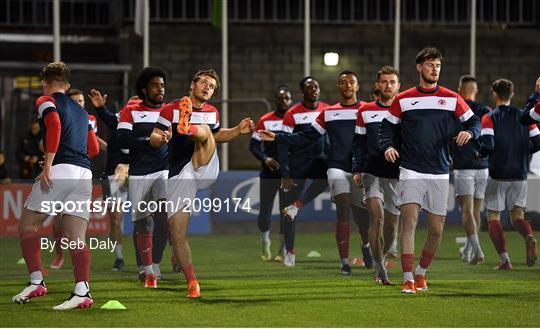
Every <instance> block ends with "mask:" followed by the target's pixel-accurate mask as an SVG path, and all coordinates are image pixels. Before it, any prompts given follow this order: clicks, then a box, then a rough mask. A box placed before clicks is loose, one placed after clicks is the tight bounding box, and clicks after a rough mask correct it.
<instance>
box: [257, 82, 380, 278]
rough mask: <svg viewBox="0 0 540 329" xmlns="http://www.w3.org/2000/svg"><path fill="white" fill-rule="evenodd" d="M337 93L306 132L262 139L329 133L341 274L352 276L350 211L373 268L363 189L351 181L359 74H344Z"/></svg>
mask: <svg viewBox="0 0 540 329" xmlns="http://www.w3.org/2000/svg"><path fill="white" fill-rule="evenodd" d="M337 87H338V90H339V92H340V96H341V101H340V102H339V103H337V104H335V105H332V106H329V107H327V108H325V109H323V110H322V111H321V113H320V114H319V115H318V116H317V118H316V119H315V122H313V123H312V124H311V127H310V128H309V129H308V130H306V131H300V132H297V133H294V134H289V135H284V134H283V135H276V134H274V133H272V132H269V131H265V130H263V131H260V132H259V133H260V134H261V138H262V139H263V140H269V141H273V140H275V141H276V142H278V143H283V144H289V145H302V144H305V143H307V142H309V141H310V140H312V139H316V138H320V136H321V135H325V134H328V137H329V140H330V146H329V151H328V158H327V161H326V164H327V166H328V171H327V174H328V185H329V186H330V193H331V196H332V201H333V202H334V203H335V204H336V208H337V222H336V243H337V246H338V250H339V257H340V258H341V274H342V275H351V266H350V263H349V235H350V229H349V221H350V217H351V210H352V213H353V219H354V221H355V222H356V224H357V225H358V227H359V229H360V234H361V238H362V243H363V244H362V253H363V254H364V259H365V265H366V267H372V266H373V256H372V255H371V248H370V246H369V233H368V232H369V220H367V218H365V219H363V218H362V217H367V216H364V211H362V209H361V208H360V207H361V206H362V205H363V204H362V192H361V189H360V188H359V187H358V186H356V185H355V184H354V183H353V180H352V142H353V138H354V129H355V126H356V114H357V112H358V108H359V107H360V106H362V105H363V104H365V102H362V101H358V100H357V98H356V93H357V92H358V90H359V85H358V79H357V77H356V74H355V73H354V72H351V71H343V72H341V73H340V74H339V76H338V84H337ZM366 260H367V261H366Z"/></svg>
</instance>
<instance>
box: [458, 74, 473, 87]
mask: <svg viewBox="0 0 540 329" xmlns="http://www.w3.org/2000/svg"><path fill="white" fill-rule="evenodd" d="M469 82H477V80H476V78H475V77H474V76H472V75H469V74H466V75H462V76H461V78H459V84H460V85H463V84H466V83H469Z"/></svg>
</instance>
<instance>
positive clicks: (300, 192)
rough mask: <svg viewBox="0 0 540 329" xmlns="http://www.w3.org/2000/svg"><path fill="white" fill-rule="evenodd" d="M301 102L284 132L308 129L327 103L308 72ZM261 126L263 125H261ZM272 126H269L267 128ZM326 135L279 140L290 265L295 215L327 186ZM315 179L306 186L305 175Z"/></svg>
mask: <svg viewBox="0 0 540 329" xmlns="http://www.w3.org/2000/svg"><path fill="white" fill-rule="evenodd" d="M300 90H301V91H302V94H303V100H302V102H300V103H298V104H296V105H294V106H293V107H292V108H291V109H290V110H289V111H287V113H286V114H285V117H284V118H283V133H284V134H292V133H296V132H299V131H306V130H308V129H309V128H310V127H311V124H312V123H313V122H314V121H315V118H317V116H318V115H319V114H320V112H321V111H322V110H323V109H324V108H326V107H328V104H326V103H323V102H321V101H319V96H320V93H321V89H320V87H319V82H318V81H317V79H315V78H314V77H311V76H308V77H305V78H303V79H302V80H301V81H300ZM259 128H261V127H259ZM259 128H258V129H257V130H260V129H259ZM267 130H269V129H267ZM325 140H326V139H325V136H318V137H317V138H316V139H314V140H309V141H308V142H307V143H306V144H303V145H296V146H288V145H287V144H277V151H278V159H279V163H280V171H281V175H282V176H283V179H282V182H283V184H282V185H283V190H284V191H285V192H286V194H285V198H286V200H285V203H286V204H287V207H285V208H282V212H283V214H284V215H285V218H286V219H287V220H286V221H284V222H283V237H284V239H285V254H284V260H283V264H284V265H285V266H288V267H291V266H294V265H295V263H296V255H295V252H294V239H295V235H296V221H295V218H296V216H297V214H298V211H299V210H300V209H301V208H302V207H303V206H304V205H306V204H308V203H309V202H311V201H312V200H313V199H315V198H316V197H317V196H318V195H319V194H321V193H322V192H324V190H326V188H327V187H328V183H327V177H326V170H327V168H326V161H325V157H326V155H325V146H326V143H325ZM307 178H310V179H311V180H312V182H311V184H310V185H309V186H308V187H307V188H306V190H305V192H304V187H305V185H306V179H307Z"/></svg>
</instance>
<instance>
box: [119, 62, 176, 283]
mask: <svg viewBox="0 0 540 329" xmlns="http://www.w3.org/2000/svg"><path fill="white" fill-rule="evenodd" d="M165 82H166V75H165V72H163V71H162V70H161V69H158V68H152V67H147V68H145V69H143V70H142V71H141V73H140V74H139V76H138V77H137V81H136V88H135V89H136V92H137V95H138V96H139V98H140V99H141V100H142V101H141V102H129V103H128V104H127V105H126V106H125V107H124V108H123V109H122V111H121V115H120V121H119V123H118V129H117V142H118V145H119V146H120V148H122V149H129V162H130V166H129V196H130V198H131V201H132V205H133V218H132V220H133V221H134V227H135V231H136V233H137V250H138V252H139V255H140V259H141V263H142V265H143V267H144V272H145V277H146V281H145V287H146V288H157V276H158V275H159V274H160V273H159V271H158V270H159V267H157V266H156V265H157V264H159V261H161V256H162V255H163V250H164V249H165V245H166V243H167V237H168V234H167V233H166V230H167V228H168V225H167V221H166V220H167V214H166V212H165V209H162V208H163V207H158V209H157V211H155V212H153V213H152V212H150V211H149V209H152V208H151V207H148V204H149V203H150V202H157V203H158V204H160V203H162V202H163V201H164V200H165V198H166V196H167V187H166V183H167V175H168V163H167V157H168V149H167V147H162V148H159V149H156V148H154V147H152V146H151V145H150V142H149V140H150V134H151V133H152V130H153V129H154V124H155V123H156V121H157V119H158V117H159V113H160V110H161V108H162V106H163V98H164V94H165ZM154 236H159V237H160V238H159V240H158V241H157V242H158V243H154V241H155V240H153V237H154ZM156 257H157V259H156ZM156 261H157V262H158V263H157V264H156Z"/></svg>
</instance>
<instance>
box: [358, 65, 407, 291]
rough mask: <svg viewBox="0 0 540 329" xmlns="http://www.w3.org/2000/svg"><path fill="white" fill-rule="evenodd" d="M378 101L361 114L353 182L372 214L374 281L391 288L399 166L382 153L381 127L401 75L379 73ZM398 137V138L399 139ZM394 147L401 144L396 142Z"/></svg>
mask: <svg viewBox="0 0 540 329" xmlns="http://www.w3.org/2000/svg"><path fill="white" fill-rule="evenodd" d="M375 87H376V88H377V90H378V95H379V99H378V100H377V101H374V102H371V103H367V104H364V105H362V106H361V107H360V109H359V110H358V116H357V119H356V135H355V138H354V142H353V173H354V176H353V179H354V183H355V184H356V186H359V187H360V186H361V185H363V188H364V203H365V204H366V207H367V209H368V213H369V223H370V228H369V243H370V245H371V248H372V250H373V259H374V261H375V281H376V282H378V283H380V284H383V285H389V284H391V283H390V281H389V280H388V273H387V270H386V268H385V265H384V263H385V257H386V254H387V253H388V251H389V250H390V248H391V247H392V245H393V243H394V241H395V240H396V237H397V225H398V216H399V209H398V208H397V207H396V204H397V201H398V197H397V193H396V187H397V181H398V177H399V164H398V163H389V162H388V161H386V160H385V159H384V155H383V154H382V153H381V152H379V127H380V125H381V122H382V120H383V119H384V118H385V117H386V115H387V114H388V109H389V108H390V105H391V104H392V101H393V100H394V97H396V94H397V93H398V91H399V87H400V83H399V72H398V71H397V70H396V69H394V68H393V67H390V66H383V67H382V68H381V69H380V70H379V71H378V72H377V82H376V83H375ZM396 137H397V136H396ZM395 144H399V141H397V142H396V143H395Z"/></svg>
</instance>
